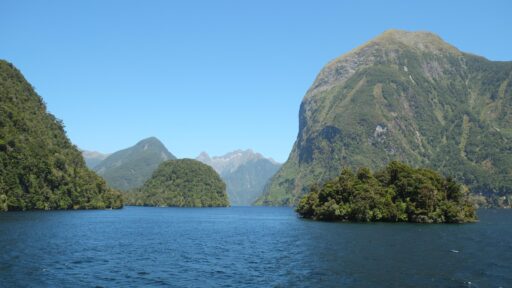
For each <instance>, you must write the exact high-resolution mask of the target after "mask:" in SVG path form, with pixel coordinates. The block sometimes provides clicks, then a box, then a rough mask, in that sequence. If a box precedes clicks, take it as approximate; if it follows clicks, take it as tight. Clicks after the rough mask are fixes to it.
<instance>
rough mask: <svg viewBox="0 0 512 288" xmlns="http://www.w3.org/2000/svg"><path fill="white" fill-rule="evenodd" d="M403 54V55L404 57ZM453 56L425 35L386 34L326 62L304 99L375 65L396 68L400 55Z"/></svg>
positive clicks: (454, 50)
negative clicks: (387, 65) (393, 66)
mask: <svg viewBox="0 0 512 288" xmlns="http://www.w3.org/2000/svg"><path fill="white" fill-rule="evenodd" d="M404 52H406V53H404ZM411 53H414V54H417V55H420V54H432V55H451V56H453V55H455V56H460V55H462V53H461V52H460V51H459V50H458V49H457V48H455V47H454V46H452V45H450V44H448V43H446V42H445V41H444V40H443V39H441V37H439V36H437V35H436V34H434V33H431V32H426V31H416V32H411V31H404V30H387V31H385V32H384V33H382V34H380V35H378V36H377V37H375V38H373V39H372V40H370V41H368V42H366V43H365V44H363V45H361V46H359V47H357V48H355V49H353V50H351V51H350V52H348V53H345V54H343V55H341V56H339V57H338V58H336V59H334V60H332V61H330V62H329V63H328V64H327V65H326V66H325V67H324V68H323V69H322V70H321V71H320V73H319V74H318V76H317V78H316V79H315V82H314V83H313V85H312V86H311V88H310V89H309V90H308V93H307V95H306V98H309V97H310V96H312V95H314V94H317V93H319V92H322V91H325V90H327V89H329V88H331V87H333V86H335V85H338V84H340V83H343V82H344V81H346V80H347V79H349V78H350V77H351V76H352V75H354V74H355V73H356V72H357V71H360V70H361V69H364V68H367V67H371V66H373V65H375V64H377V63H378V64H384V63H386V64H390V65H395V66H396V67H399V66H400V63H401V62H402V58H403V55H404V54H411Z"/></svg>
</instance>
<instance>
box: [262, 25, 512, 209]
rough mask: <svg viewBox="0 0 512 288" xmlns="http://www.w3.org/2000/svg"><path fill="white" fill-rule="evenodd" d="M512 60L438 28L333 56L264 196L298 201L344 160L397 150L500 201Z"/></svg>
mask: <svg viewBox="0 0 512 288" xmlns="http://www.w3.org/2000/svg"><path fill="white" fill-rule="evenodd" d="M511 79H512V62H503V61H500V62H498V61H489V60H487V59H485V58H483V57H480V56H475V55H472V54H469V53H464V52H461V51H459V50H458V49H457V48H455V47H454V46H452V45H450V44H448V43H446V42H444V41H443V40H442V39H441V38H440V37H438V36H436V35H435V34H433V33H426V32H407V31H396V30H392V31H388V32H385V33H383V34H381V35H379V36H377V37H376V38H374V39H372V40H370V41H368V42H367V43H365V44H364V45H362V46H360V47H358V48H356V49H354V50H352V51H350V52H348V53H346V54H344V55H342V56H340V57H338V58H336V59H334V60H332V61H330V62H329V63H328V64H327V65H326V66H325V67H324V68H322V69H321V71H320V72H319V74H318V76H317V77H316V78H315V81H314V82H313V84H312V85H311V87H310V89H308V91H307V93H306V95H305V96H304V98H303V100H302V103H301V106H300V111H299V133H298V136H297V140H296V141H295V143H294V145H293V148H292V151H291V153H290V156H289V157H288V160H287V161H286V162H285V163H284V164H283V166H282V167H281V169H280V170H279V171H278V173H277V174H276V175H275V176H274V177H273V178H272V180H271V181H270V183H269V185H267V188H266V189H265V193H264V196H263V197H261V198H260V199H259V201H258V204H262V205H295V204H297V201H298V198H299V197H300V196H301V195H303V194H304V193H305V192H306V191H307V190H308V188H307V187H309V186H310V185H312V184H315V183H317V182H320V183H321V182H323V181H325V180H327V179H329V178H332V177H334V176H335V175H336V173H338V172H339V171H340V169H341V168H342V167H345V166H348V167H354V168H357V167H363V166H364V167H370V168H371V169H380V168H382V167H383V166H384V165H385V163H387V162H389V161H391V160H400V161H404V162H406V163H408V164H411V165H413V166H427V167H431V168H434V169H436V170H440V171H441V172H443V173H448V174H453V176H454V177H456V178H457V179H458V180H459V181H462V182H463V183H465V184H466V185H468V186H470V187H471V188H472V190H473V191H474V192H475V193H477V194H478V193H482V194H483V195H485V197H487V198H488V199H489V200H490V201H491V202H500V201H501V200H500V199H497V198H500V197H503V196H504V195H505V194H507V192H506V191H510V187H512V183H511V181H510V180H509V178H510V176H509V175H512V157H511V156H510V153H509V152H507V151H510V149H512V148H511V144H510V143H511V142H512V130H510V128H508V127H512V113H511V112H510V111H511V110H512V109H510V108H511V107H512V100H511V99H512V92H511V91H512V86H511V85H510V84H512V81H511Z"/></svg>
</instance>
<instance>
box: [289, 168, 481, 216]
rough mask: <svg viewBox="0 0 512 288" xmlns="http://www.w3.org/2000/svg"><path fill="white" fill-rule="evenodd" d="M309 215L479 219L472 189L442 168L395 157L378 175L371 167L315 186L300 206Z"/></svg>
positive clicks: (348, 171)
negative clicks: (420, 165)
mask: <svg viewBox="0 0 512 288" xmlns="http://www.w3.org/2000/svg"><path fill="white" fill-rule="evenodd" d="M296 211H297V213H299V215H300V216H301V217H303V218H309V219H314V220H323V221H356V222H373V221H383V222H416V223H465V222H474V221H476V213H475V208H474V206H473V205H472V204H471V202H470V201H469V200H468V190H467V188H465V187H464V186H462V185H461V184H459V183H457V182H455V181H454V180H453V179H452V178H449V177H448V178H446V177H443V176H441V175H440V174H439V173H437V172H436V171H433V170H430V169H425V168H418V169H415V168H412V167H410V166H408V165H406V164H404V163H401V162H397V161H393V162H390V163H389V164H388V165H387V166H386V167H385V168H384V169H382V170H380V171H378V172H376V173H374V174H372V172H371V171H370V170H369V169H368V168H360V169H359V170H358V171H357V172H356V173H354V172H353V171H352V170H350V169H343V170H342V172H341V175H340V176H338V177H336V178H334V179H332V180H330V181H328V182H326V183H325V184H323V185H322V186H320V187H318V186H314V187H312V188H311V191H310V192H309V193H308V194H307V195H305V196H304V197H303V198H302V199H301V200H300V203H299V204H298V206H297V208H296Z"/></svg>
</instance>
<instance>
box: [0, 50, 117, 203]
mask: <svg viewBox="0 0 512 288" xmlns="http://www.w3.org/2000/svg"><path fill="white" fill-rule="evenodd" d="M120 207H122V199H121V195H120V194H119V192H117V191H114V190H112V189H110V188H108V187H107V185H106V183H105V181H104V180H103V179H102V178H101V177H99V176H97V175H96V174H95V173H94V172H92V171H90V170H89V169H87V167H86V166H85V163H84V159H83V158H82V155H81V153H80V151H78V149H77V148H76V147H75V146H74V145H73V144H71V142H70V141H69V139H68V138H67V137H66V133H65V131H64V125H63V124H62V122H61V121H60V120H58V119H56V118H55V117H54V116H53V115H52V114H50V113H48V112H47V111H46V106H45V104H44V102H43V100H42V99H41V97H39V96H38V95H37V94H36V93H35V91H34V89H33V87H32V86H31V85H30V84H29V83H28V82H27V81H26V80H25V78H24V77H23V75H22V74H21V73H20V72H19V71H18V70H17V69H16V68H15V67H14V66H13V65H12V64H10V63H8V62H6V61H3V60H0V211H8V210H32V209H41V210H51V209H103V208H120Z"/></svg>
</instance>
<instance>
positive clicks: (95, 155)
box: [82, 150, 110, 169]
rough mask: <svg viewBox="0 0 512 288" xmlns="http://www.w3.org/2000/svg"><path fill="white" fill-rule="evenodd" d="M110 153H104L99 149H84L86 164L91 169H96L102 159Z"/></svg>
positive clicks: (83, 154)
mask: <svg viewBox="0 0 512 288" xmlns="http://www.w3.org/2000/svg"><path fill="white" fill-rule="evenodd" d="M109 155H110V154H103V153H101V152H97V151H87V150H82V156H83V157H84V160H85V165H87V167H89V169H94V167H96V165H98V164H99V163H100V162H101V161H103V160H105V159H106V158H107V157H108V156H109Z"/></svg>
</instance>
